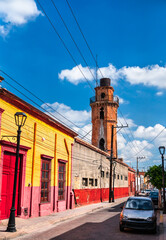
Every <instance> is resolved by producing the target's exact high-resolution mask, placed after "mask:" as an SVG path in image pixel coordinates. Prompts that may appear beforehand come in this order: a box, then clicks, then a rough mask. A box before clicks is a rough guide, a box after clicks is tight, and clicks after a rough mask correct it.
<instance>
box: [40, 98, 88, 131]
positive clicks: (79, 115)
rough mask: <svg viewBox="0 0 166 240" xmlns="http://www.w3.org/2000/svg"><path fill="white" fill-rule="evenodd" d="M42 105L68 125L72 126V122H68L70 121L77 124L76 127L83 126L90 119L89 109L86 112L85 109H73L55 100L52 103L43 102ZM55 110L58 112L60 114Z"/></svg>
mask: <svg viewBox="0 0 166 240" xmlns="http://www.w3.org/2000/svg"><path fill="white" fill-rule="evenodd" d="M42 107H43V108H44V109H46V110H47V111H49V112H50V113H51V115H54V116H55V117H56V118H57V119H59V120H61V121H62V122H64V123H65V124H67V125H68V126H72V123H70V121H71V122H73V123H75V124H76V125H78V127H84V126H85V125H86V124H88V123H89V122H90V121H91V111H89V112H87V111H86V110H83V111H81V110H80V111H78V110H73V109H71V107H69V106H67V105H65V104H63V103H58V102H55V103H53V104H50V103H46V104H43V105H42ZM54 109H55V110H54ZM57 112H58V113H60V114H61V115H62V116H61V115H60V114H58V113H57ZM63 116H64V117H65V118H66V119H65V118H64V117H63ZM68 120H70V121H68Z"/></svg>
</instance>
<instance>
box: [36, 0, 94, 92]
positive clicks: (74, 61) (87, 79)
mask: <svg viewBox="0 0 166 240" xmlns="http://www.w3.org/2000/svg"><path fill="white" fill-rule="evenodd" d="M36 1H37V2H38V4H39V6H40V8H41V9H42V11H43V12H44V14H45V16H46V17H47V19H48V21H49V23H50V24H51V26H52V28H53V29H54V31H55V33H56V34H57V36H58V37H59V39H60V41H61V42H62V44H63V46H64V47H65V49H66V50H67V52H68V53H69V55H70V57H71V58H72V60H73V62H74V63H75V65H76V66H77V68H78V69H79V71H80V72H81V74H82V76H83V77H84V78H85V80H86V82H87V83H88V85H89V87H90V88H91V89H92V91H93V92H94V89H93V87H92V86H91V84H90V83H89V80H88V79H87V78H86V76H85V74H84V73H83V71H82V70H81V68H80V66H79V65H78V63H77V61H76V60H75V58H74V57H73V55H72V54H71V52H70V51H69V49H68V47H67V46H66V44H65V42H64V40H63V39H62V37H61V36H60V34H59V33H58V31H57V30H56V28H55V26H54V24H53V23H52V21H51V19H50V18H49V16H48V14H47V13H46V11H45V10H44V8H43V6H42V5H41V3H40V1H39V0H36Z"/></svg>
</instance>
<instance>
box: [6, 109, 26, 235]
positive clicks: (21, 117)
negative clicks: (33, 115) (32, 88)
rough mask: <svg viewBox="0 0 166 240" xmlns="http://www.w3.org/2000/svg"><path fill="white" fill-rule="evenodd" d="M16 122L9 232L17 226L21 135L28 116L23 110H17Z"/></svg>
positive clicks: (13, 230)
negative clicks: (16, 207) (17, 187)
mask: <svg viewBox="0 0 166 240" xmlns="http://www.w3.org/2000/svg"><path fill="white" fill-rule="evenodd" d="M14 117H15V123H16V126H18V130H17V150H16V162H15V174H14V186H13V199H12V207H11V209H10V217H9V222H8V227H7V229H6V231H7V232H16V227H15V211H16V209H15V199H16V184H17V170H18V158H19V148H20V135H21V127H23V126H24V124H25V121H26V119H27V116H26V114H25V113H23V112H16V113H15V115H14Z"/></svg>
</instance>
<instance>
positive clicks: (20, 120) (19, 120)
mask: <svg viewBox="0 0 166 240" xmlns="http://www.w3.org/2000/svg"><path fill="white" fill-rule="evenodd" d="M14 117H15V123H16V125H17V126H18V127H22V126H24V124H25V121H26V119H27V115H26V114H25V113H23V112H16V113H15V115H14Z"/></svg>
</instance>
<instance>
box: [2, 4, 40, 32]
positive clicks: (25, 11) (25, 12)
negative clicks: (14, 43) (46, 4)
mask: <svg viewBox="0 0 166 240" xmlns="http://www.w3.org/2000/svg"><path fill="white" fill-rule="evenodd" d="M39 14H41V12H40V11H39V10H38V9H37V6H36V3H35V1H34V0H0V18H1V19H2V21H3V23H4V25H1V27H0V33H1V34H2V35H7V33H8V32H9V30H10V28H11V26H18V25H22V24H25V23H27V22H28V21H29V20H32V19H34V18H36V17H37V16H38V15H39ZM7 30H8V31H7Z"/></svg>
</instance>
